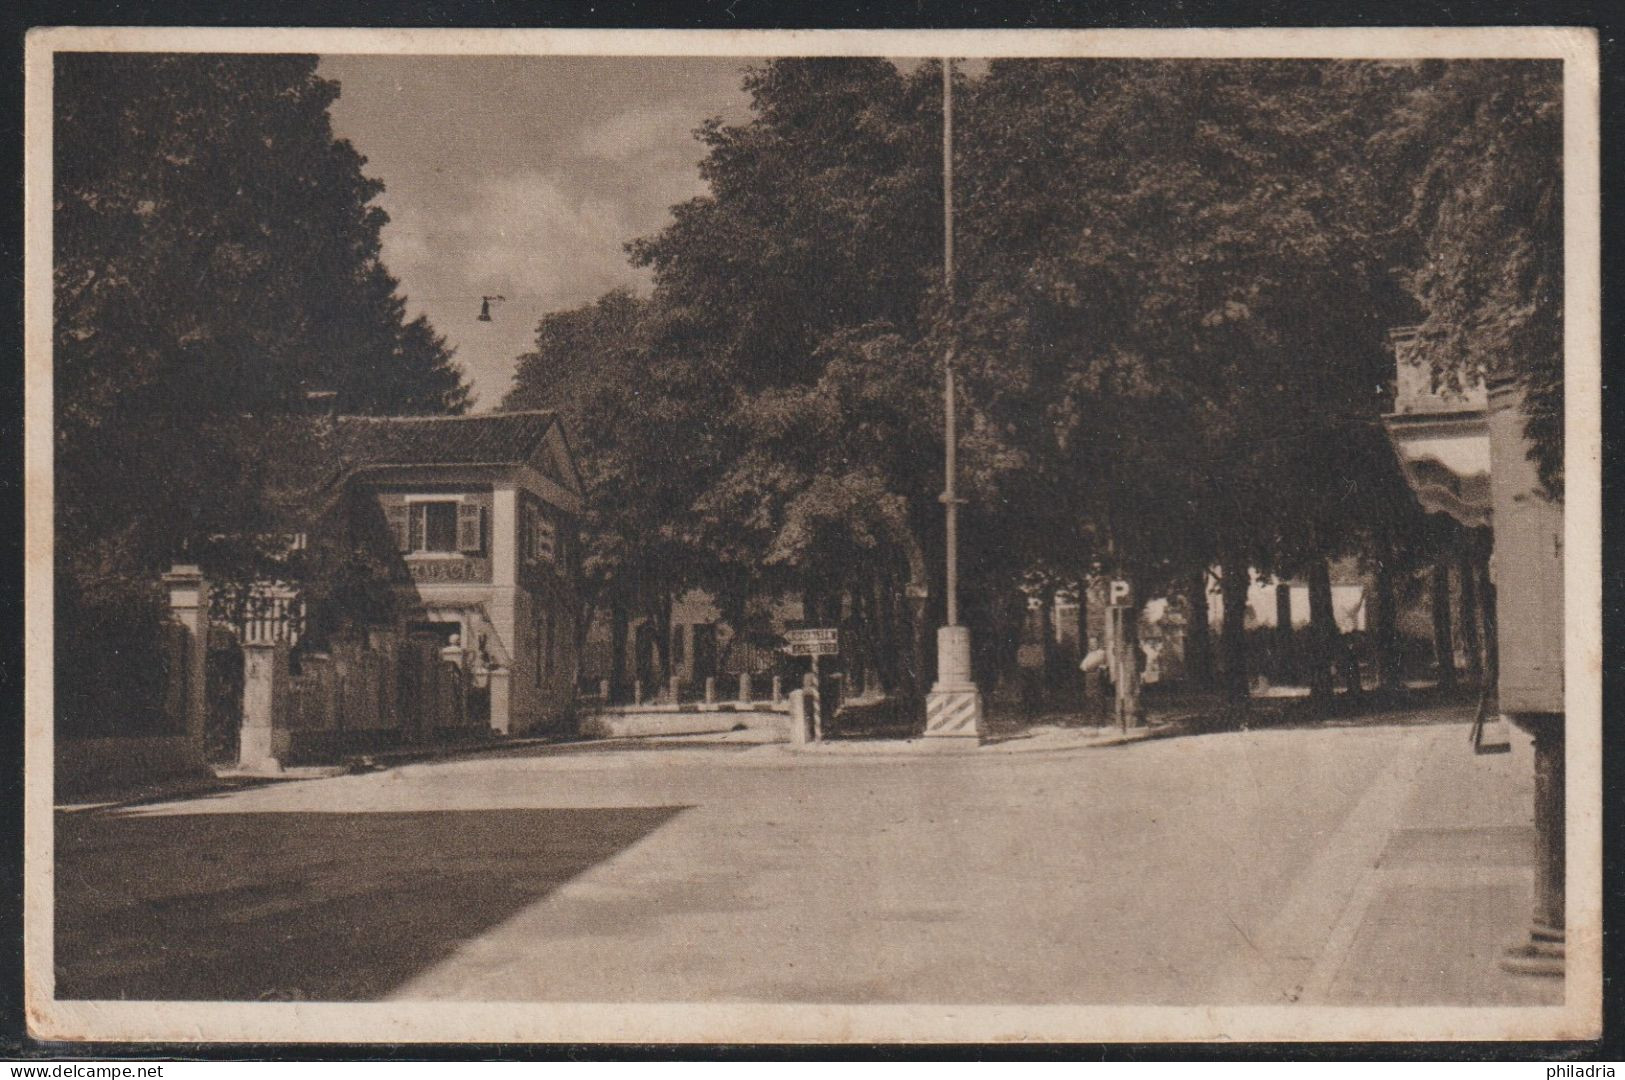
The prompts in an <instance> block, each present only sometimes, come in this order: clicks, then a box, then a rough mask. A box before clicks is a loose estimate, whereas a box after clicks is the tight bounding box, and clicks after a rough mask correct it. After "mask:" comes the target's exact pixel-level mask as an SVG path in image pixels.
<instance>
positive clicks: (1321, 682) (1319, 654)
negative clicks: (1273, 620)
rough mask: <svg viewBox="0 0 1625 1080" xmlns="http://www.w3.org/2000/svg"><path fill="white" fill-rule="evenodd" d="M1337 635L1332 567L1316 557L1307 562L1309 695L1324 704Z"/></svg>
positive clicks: (1330, 695) (1328, 700) (1334, 663)
mask: <svg viewBox="0 0 1625 1080" xmlns="http://www.w3.org/2000/svg"><path fill="white" fill-rule="evenodd" d="M1339 636H1340V635H1339V633H1338V629H1337V615H1336V614H1335V613H1334V612H1333V611H1332V577H1331V569H1330V568H1329V567H1328V566H1327V565H1326V560H1325V559H1324V558H1316V559H1315V560H1314V561H1313V562H1311V563H1310V564H1309V696H1310V698H1311V700H1313V701H1315V702H1316V703H1317V704H1319V705H1321V706H1323V707H1324V706H1329V705H1330V704H1331V703H1332V698H1333V692H1332V686H1333V682H1332V672H1333V670H1334V669H1335V668H1336V666H1337V661H1338V651H1339V650H1338V638H1339Z"/></svg>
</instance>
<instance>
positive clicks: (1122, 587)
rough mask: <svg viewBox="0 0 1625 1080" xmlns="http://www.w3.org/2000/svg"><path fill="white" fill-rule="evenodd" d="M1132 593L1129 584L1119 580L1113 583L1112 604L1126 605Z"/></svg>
mask: <svg viewBox="0 0 1625 1080" xmlns="http://www.w3.org/2000/svg"><path fill="white" fill-rule="evenodd" d="M1132 591H1133V590H1131V589H1130V588H1129V583H1128V582H1126V581H1124V580H1122V579H1121V578H1119V579H1118V580H1116V581H1113V582H1112V589H1111V601H1110V602H1111V603H1113V604H1126V603H1128V602H1129V599H1128V598H1129V593H1130V592H1132Z"/></svg>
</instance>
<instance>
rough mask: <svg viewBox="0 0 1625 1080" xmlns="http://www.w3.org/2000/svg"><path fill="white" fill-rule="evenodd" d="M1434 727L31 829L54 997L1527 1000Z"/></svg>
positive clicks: (741, 754)
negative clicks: (41, 837)
mask: <svg viewBox="0 0 1625 1080" xmlns="http://www.w3.org/2000/svg"><path fill="white" fill-rule="evenodd" d="M1466 721H1467V717H1466V715H1465V713H1463V712H1462V711H1460V710H1448V711H1444V712H1437V713H1434V714H1430V715H1422V714H1409V715H1405V716H1399V717H1387V718H1383V720H1382V721H1380V722H1365V723H1362V724H1360V725H1357V726H1344V727H1313V728H1296V729H1291V728H1289V729H1272V730H1261V731H1251V732H1232V733H1223V734H1211V735H1199V736H1198V735H1191V736H1179V737H1172V738H1163V739H1154V740H1148V741H1144V742H1138V743H1133V744H1129V745H1123V746H1114V747H1094V748H1087V747H1083V746H1076V747H1072V748H1068V747H1067V746H1066V745H1064V743H1059V742H1057V741H1056V740H1054V739H1052V740H1049V741H1045V740H1043V739H1033V740H1030V741H1029V743H1030V744H1031V745H1036V746H1037V747H1038V748H1037V749H1025V748H1024V743H1023V742H1022V740H1013V741H1011V742H1008V743H1002V744H999V745H995V746H986V747H981V748H976V749H966V750H964V751H960V752H951V751H940V750H938V751H924V752H898V751H897V750H896V749H892V750H890V751H889V752H881V750H880V748H879V747H877V748H876V750H875V752H869V751H868V750H867V749H866V748H865V747H863V746H861V745H857V744H848V745H846V746H842V747H839V748H838V750H832V751H830V752H824V751H822V750H821V749H814V750H812V751H802V752H797V751H793V750H791V749H790V748H788V747H784V746H777V745H770V746H754V745H749V744H743V743H741V744H734V745H730V744H712V745H699V746H693V745H691V746H667V747H662V748H655V749H612V750H594V749H590V748H583V747H574V748H566V747H536V748H528V749H527V748H510V749H506V750H500V751H495V752H491V753H486V754H481V755H477V756H470V757H465V758H462V759H457V760H449V761H439V762H422V763H417V764H411V765H405V766H401V767H398V768H394V769H390V770H386V771H383V772H377V773H371V774H366V775H356V776H344V777H337V778H333V779H326V780H312V781H302V782H284V783H275V784H269V785H266V786H262V787H257V788H253V789H247V790H239V791H234V792H231V793H229V794H224V795H218V796H213V797H208V798H199V799H190V800H182V801H176V802H171V803H165V804H158V805H149V806H141V807H131V808H127V809H122V810H113V811H88V812H72V813H59V815H58V819H57V843H58V864H57V865H58V873H57V880H56V889H57V893H56V896H57V921H56V925H57V932H56V948H57V956H58V964H57V983H58V985H57V993H58V996H59V997H76V998H147V999H151V998H160V999H173V998H182V999H185V998H190V999H198V998H203V999H236V1000H243V999H247V1000H254V999H272V1000H377V999H385V998H402V999H425V998H450V999H470V1000H493V1001H494V1000H543V1001H645V1002H658V1001H695V1002H813V1003H816V1002H840V1003H894V1002H951V1003H1012V1004H1024V1003H1045V1004H1049V1003H1057V1004H1059V1003H1075V1004H1170V1005H1177V1004H1195V1003H1212V1004H1230V1005H1236V1004H1249V1003H1275V1002H1287V1001H1301V1002H1305V1003H1319V1004H1334V1005H1335V1004H1385V1005H1419V1004H1436V1005H1467V1004H1483V1005H1497V1004H1545V1003H1555V1002H1558V1001H1560V1000H1561V995H1562V985H1561V981H1560V980H1547V981H1541V980H1539V979H1532V978H1529V977H1518V976H1511V975H1506V974H1503V973H1502V972H1500V970H1499V969H1498V968H1497V967H1496V959H1497V956H1498V954H1499V951H1500V949H1501V948H1502V947H1503V946H1505V945H1507V944H1511V943H1514V942H1516V941H1518V940H1520V939H1521V938H1522V937H1523V935H1524V934H1525V933H1526V931H1527V921H1526V920H1527V916H1528V912H1529V893H1530V888H1531V881H1532V878H1531V872H1530V860H1531V845H1532V840H1533V830H1532V828H1531V824H1530V813H1531V811H1530V781H1529V778H1530V775H1531V772H1530V753H1529V747H1528V745H1527V742H1526V741H1524V740H1522V739H1519V740H1518V741H1517V743H1516V746H1515V752H1514V753H1512V754H1510V755H1501V756H1498V757H1474V756H1473V755H1472V753H1471V751H1470V749H1469V747H1468V744H1467V724H1466Z"/></svg>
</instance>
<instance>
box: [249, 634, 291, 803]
mask: <svg viewBox="0 0 1625 1080" xmlns="http://www.w3.org/2000/svg"><path fill="white" fill-rule="evenodd" d="M287 695H288V646H287V645H286V644H285V643H283V642H268V641H256V642H250V643H249V644H247V645H244V646H243V726H242V730H241V733H240V737H239V740H238V750H237V765H238V767H239V768H242V769H247V770H252V771H254V772H280V771H281V770H282V759H283V758H284V757H286V756H287V752H288V743H289V735H288V728H287V723H288V699H287Z"/></svg>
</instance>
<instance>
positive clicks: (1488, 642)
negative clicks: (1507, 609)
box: [1476, 545, 1501, 694]
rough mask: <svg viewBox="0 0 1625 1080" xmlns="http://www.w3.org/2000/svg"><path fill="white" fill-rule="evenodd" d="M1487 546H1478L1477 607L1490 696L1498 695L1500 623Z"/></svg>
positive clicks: (1485, 678)
mask: <svg viewBox="0 0 1625 1080" xmlns="http://www.w3.org/2000/svg"><path fill="white" fill-rule="evenodd" d="M1486 548H1487V545H1479V551H1478V556H1477V559H1476V562H1477V563H1478V607H1479V610H1480V611H1482V612H1483V613H1484V680H1485V682H1486V683H1487V685H1488V686H1489V688H1490V692H1491V693H1492V694H1499V693H1500V680H1501V642H1500V637H1501V634H1500V622H1499V617H1498V616H1497V614H1496V605H1495V582H1494V581H1493V580H1491V579H1490V556H1489V551H1488V550H1486Z"/></svg>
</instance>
